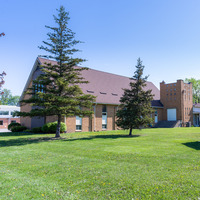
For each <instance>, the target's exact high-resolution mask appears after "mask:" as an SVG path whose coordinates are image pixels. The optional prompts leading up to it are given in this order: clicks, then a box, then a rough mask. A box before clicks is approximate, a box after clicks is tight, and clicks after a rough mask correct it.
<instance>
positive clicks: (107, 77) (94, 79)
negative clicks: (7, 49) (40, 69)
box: [38, 58, 161, 105]
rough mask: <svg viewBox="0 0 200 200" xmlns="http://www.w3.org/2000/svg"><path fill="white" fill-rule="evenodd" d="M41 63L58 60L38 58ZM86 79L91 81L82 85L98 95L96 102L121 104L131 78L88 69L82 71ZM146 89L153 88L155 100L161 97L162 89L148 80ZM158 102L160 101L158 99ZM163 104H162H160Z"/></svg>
mask: <svg viewBox="0 0 200 200" xmlns="http://www.w3.org/2000/svg"><path fill="white" fill-rule="evenodd" d="M38 59H39V62H40V63H41V64H45V62H46V63H49V62H51V63H52V64H56V61H52V60H48V59H44V58H38ZM81 73H82V76H83V77H84V78H85V80H87V81H89V83H88V84H81V85H80V87H81V89H82V91H83V92H84V93H85V94H92V95H94V96H97V98H96V103H103V104H119V100H120V97H121V96H122V94H123V90H122V88H128V87H129V83H130V78H128V77H125V76H120V75H116V74H111V73H107V72H102V71H98V70H94V69H88V70H84V71H82V72H81ZM145 89H151V90H152V94H154V95H155V96H154V100H159V99H160V91H159V90H158V88H157V87H156V86H155V85H154V84H153V83H151V82H147V86H146V88H145ZM156 103H158V102H157V101H156ZM159 105H161V104H159Z"/></svg>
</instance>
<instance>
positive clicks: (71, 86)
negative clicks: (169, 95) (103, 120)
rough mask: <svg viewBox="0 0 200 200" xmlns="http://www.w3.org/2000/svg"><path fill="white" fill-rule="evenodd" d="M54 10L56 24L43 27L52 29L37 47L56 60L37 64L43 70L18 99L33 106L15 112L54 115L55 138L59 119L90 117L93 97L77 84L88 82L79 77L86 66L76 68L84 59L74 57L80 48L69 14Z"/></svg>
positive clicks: (58, 135)
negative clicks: (28, 96)
mask: <svg viewBox="0 0 200 200" xmlns="http://www.w3.org/2000/svg"><path fill="white" fill-rule="evenodd" d="M57 11H58V16H55V15H54V20H55V24H56V25H57V26H55V27H50V26H46V28H48V29H50V30H51V32H49V33H48V34H47V35H48V41H43V45H42V46H40V47H39V48H40V49H42V50H45V51H46V52H47V53H48V54H49V55H45V56H42V57H45V58H48V59H52V60H55V61H56V64H51V63H50V62H49V63H45V65H42V66H40V69H41V71H42V72H43V73H42V74H41V75H39V77H38V78H37V79H36V80H34V81H33V86H32V87H31V88H29V89H28V90H27V91H26V94H29V95H30V98H29V99H26V100H22V101H21V103H22V104H23V103H25V104H31V106H33V108H34V109H32V110H31V111H30V112H18V113H16V115H18V116H24V117H25V116H30V117H34V116H52V115H56V116H57V120H58V125H57V130H56V136H55V137H60V124H61V120H62V118H63V117H64V116H65V117H70V116H80V117H83V116H90V115H91V114H92V104H93V102H94V99H95V98H94V96H92V95H87V94H84V93H83V92H82V90H81V88H80V87H79V85H80V84H87V83H88V82H87V80H84V79H83V77H82V76H81V71H83V70H87V68H85V67H77V66H78V65H80V63H82V62H84V59H81V58H76V57H74V56H73V54H74V53H76V52H77V51H79V50H78V49H76V48H75V47H74V46H75V45H76V44H78V43H80V41H77V40H75V38H74V35H75V33H74V32H72V30H71V29H70V28H69V27H68V21H69V19H70V18H69V13H68V12H66V11H65V8H64V7H63V6H61V7H60V9H58V10H57ZM82 108H83V109H82Z"/></svg>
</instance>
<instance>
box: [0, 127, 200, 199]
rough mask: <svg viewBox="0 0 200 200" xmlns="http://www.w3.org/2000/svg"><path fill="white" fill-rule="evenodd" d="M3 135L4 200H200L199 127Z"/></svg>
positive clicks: (0, 193)
mask: <svg viewBox="0 0 200 200" xmlns="http://www.w3.org/2000/svg"><path fill="white" fill-rule="evenodd" d="M127 134H128V132H127V131H111V132H97V133H71V134H63V135H62V137H63V139H61V140H54V139H52V137H53V136H54V135H38V134H36V135H23V134H17V135H16V136H15V135H12V134H2V135H1V136H0V147H1V153H0V199H198V198H199V197H200V183H199V182H200V181H199V180H200V168H199V166H200V154H199V153H200V146H199V143H198V141H199V140H200V128H175V129H144V130H142V131H139V130H136V131H134V134H135V135H136V136H135V137H127Z"/></svg>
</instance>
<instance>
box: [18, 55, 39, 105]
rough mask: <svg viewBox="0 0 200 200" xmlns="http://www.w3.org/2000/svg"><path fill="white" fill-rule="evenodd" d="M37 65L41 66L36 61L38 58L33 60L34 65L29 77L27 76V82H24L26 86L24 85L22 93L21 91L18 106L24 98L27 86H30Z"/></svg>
mask: <svg viewBox="0 0 200 200" xmlns="http://www.w3.org/2000/svg"><path fill="white" fill-rule="evenodd" d="M38 64H41V63H40V61H39V59H38V57H37V58H36V60H35V63H34V65H33V68H32V70H31V73H30V75H29V77H28V80H27V81H26V85H25V87H24V89H23V91H22V94H21V96H20V99H19V103H18V105H19V106H20V101H21V100H22V99H23V98H24V92H25V91H26V90H27V88H28V86H29V84H30V82H31V80H32V77H33V73H34V72H35V70H36V68H37V66H38Z"/></svg>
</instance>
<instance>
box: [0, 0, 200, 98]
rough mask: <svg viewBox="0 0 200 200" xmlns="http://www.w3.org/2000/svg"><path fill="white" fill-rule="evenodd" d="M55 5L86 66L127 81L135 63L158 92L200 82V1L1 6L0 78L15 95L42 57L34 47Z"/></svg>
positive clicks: (9, 0)
mask: <svg viewBox="0 0 200 200" xmlns="http://www.w3.org/2000/svg"><path fill="white" fill-rule="evenodd" d="M60 5H63V6H64V7H65V8H66V10H67V11H69V13H70V17H71V20H70V24H69V25H70V28H71V29H72V30H73V31H74V32H75V33H76V39H78V40H81V41H83V42H84V43H83V44H81V45H79V47H78V48H79V49H81V50H82V52H81V53H79V55H80V56H81V57H82V58H85V59H87V62H85V63H84V65H85V66H87V67H90V68H93V69H97V70H102V71H106V72H111V73H115V74H119V75H124V76H128V77H131V76H132V75H133V73H134V71H135V65H136V61H137V58H138V57H140V58H141V59H142V60H143V64H144V65H145V75H150V76H149V79H148V80H149V81H152V82H153V83H154V84H155V85H156V86H157V87H158V88H159V83H160V82H161V81H162V80H165V82H175V81H176V80H177V79H185V78H190V77H194V78H197V79H200V12H199V10H200V1H199V0H40V1H39V0H17V1H16V0H1V3H0V16H1V17H0V33H1V32H4V33H5V34H6V35H5V36H4V37H1V38H0V72H2V71H3V70H4V71H6V73H7V76H6V78H5V81H6V84H5V85H4V88H7V89H10V90H11V91H12V93H13V94H14V95H21V92H22V90H23V88H24V86H25V83H26V81H27V79H28V76H29V74H30V71H31V69H32V67H33V64H34V62H35V59H36V57H37V56H38V55H41V54H42V55H43V54H44V52H43V51H41V50H40V49H39V48H38V46H40V45H41V44H42V41H43V40H46V39H47V36H46V33H47V32H48V30H47V29H46V28H45V25H50V26H52V25H54V21H53V14H56V13H57V12H56V9H57V8H59V7H60Z"/></svg>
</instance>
